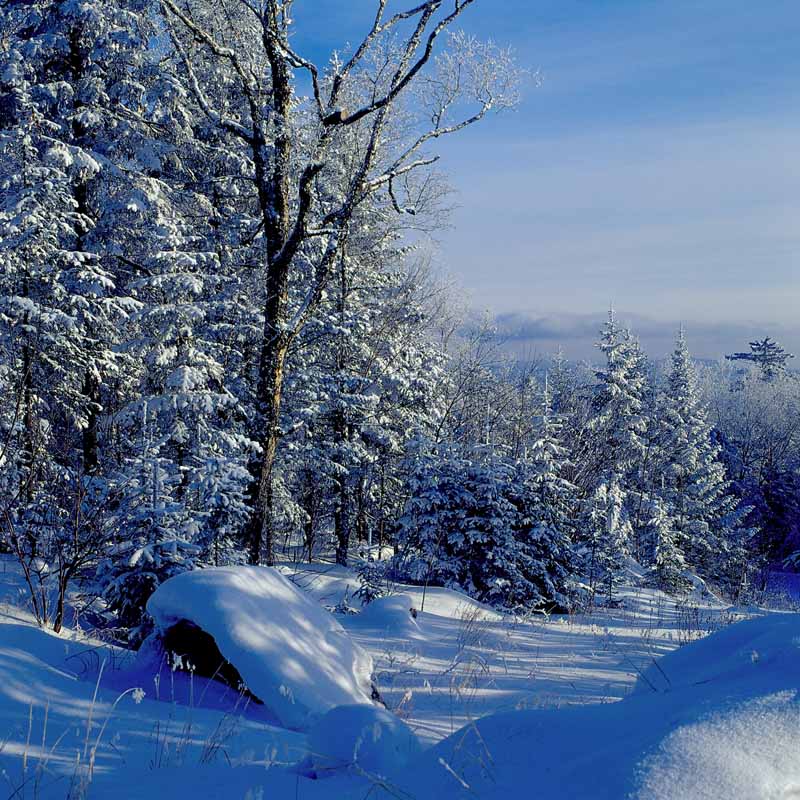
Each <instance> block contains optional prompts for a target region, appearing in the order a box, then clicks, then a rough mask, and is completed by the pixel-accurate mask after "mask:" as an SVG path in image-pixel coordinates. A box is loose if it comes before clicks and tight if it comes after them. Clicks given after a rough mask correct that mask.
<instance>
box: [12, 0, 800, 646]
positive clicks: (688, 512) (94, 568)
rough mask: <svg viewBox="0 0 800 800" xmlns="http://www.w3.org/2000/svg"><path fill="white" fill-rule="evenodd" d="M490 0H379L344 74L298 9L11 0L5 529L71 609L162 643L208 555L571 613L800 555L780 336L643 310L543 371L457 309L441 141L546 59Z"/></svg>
mask: <svg viewBox="0 0 800 800" xmlns="http://www.w3.org/2000/svg"><path fill="white" fill-rule="evenodd" d="M471 4H472V0H464V1H463V2H460V3H455V4H452V3H450V4H443V3H442V2H441V0H431V2H424V3H421V4H419V5H417V6H415V7H413V8H410V9H409V10H408V11H407V12H400V13H398V14H395V15H390V14H387V13H385V3H379V4H378V6H379V12H378V15H377V16H376V17H375V18H374V19H373V18H370V19H369V20H367V21H365V27H366V30H367V34H366V36H365V38H364V39H363V41H362V42H361V43H360V44H359V45H356V46H355V47H354V48H353V49H352V52H351V53H350V54H349V55H341V54H339V55H336V56H334V58H333V60H332V61H331V63H330V64H329V65H327V66H326V67H325V68H323V69H320V68H317V67H316V66H315V65H314V64H313V63H311V62H310V61H307V60H306V59H305V58H303V57H302V55H300V54H298V53H296V52H294V50H293V49H292V39H291V32H292V30H293V26H294V25H295V22H294V20H293V19H292V15H291V13H290V12H291V3H290V2H288V0H283V1H282V2H280V1H279V0H264V2H258V3H256V2H252V3H251V2H248V1H247V0H217V1H215V2H211V0H180V1H178V0H160V2H159V1H158V0H130V2H127V1H126V2H113V3H112V2H105V0H100V1H99V2H93V3H91V4H79V3H75V2H72V0H51V1H49V2H45V1H44V0H25V1H24V2H23V1H22V0H9V2H7V3H5V4H4V5H3V8H2V10H0V58H2V62H0V265H1V266H0V515H1V517H0V538H2V542H3V545H4V546H5V547H6V548H7V549H9V550H10V551H12V552H13V553H15V554H16V555H17V557H18V559H19V561H20V563H21V564H22V566H23V569H24V571H25V575H26V578H27V580H28V584H29V587H30V589H31V602H32V603H33V605H34V610H35V612H36V613H37V614H38V615H39V616H40V618H41V619H42V620H44V621H51V622H52V623H53V624H54V625H55V627H56V628H60V626H61V624H62V623H63V614H64V599H65V596H66V594H67V592H68V591H71V590H72V589H76V590H77V589H80V590H81V591H82V592H83V593H84V595H85V596H86V597H88V598H89V599H90V600H93V599H94V598H97V599H100V600H102V601H103V604H102V608H103V609H105V613H106V614H107V616H110V617H111V618H113V620H114V621H115V624H118V625H119V626H121V627H122V628H124V629H127V630H129V631H131V632H132V633H131V637H132V638H133V639H135V638H136V636H137V635H138V634H137V631H138V629H139V626H140V625H141V623H142V616H143V608H144V603H145V601H146V599H147V597H148V596H149V594H151V593H152V591H154V589H155V588H156V586H157V585H158V584H159V583H160V582H161V581H163V580H165V579H166V578H168V577H169V576H171V575H173V574H175V573H177V572H179V571H182V570H185V569H191V568H198V567H203V566H210V565H220V564H236V563H246V562H249V563H264V564H273V563H275V562H276V561H279V560H284V559H293V560H301V559H314V558H318V557H320V555H327V554H332V555H334V556H335V559H336V560H337V561H338V562H339V563H341V564H347V563H348V561H350V560H352V559H353V557H354V556H355V557H357V558H358V559H359V561H360V562H361V563H362V573H363V580H364V585H365V587H366V588H365V592H366V593H367V594H368V593H369V592H370V591H371V589H370V586H371V584H375V591H379V587H378V584H379V583H380V581H381V580H382V579H383V578H382V576H383V573H384V572H385V571H386V570H389V571H390V572H391V574H392V575H394V576H395V577H401V578H404V579H409V580H417V581H424V582H431V581H432V582H438V583H444V584H447V585H453V586H457V587H459V588H461V589H463V590H465V591H467V592H469V593H471V594H473V595H474V596H476V597H479V598H480V599H483V600H486V601H489V602H493V603H496V604H498V605H501V606H504V607H508V608H519V607H525V608H565V607H568V606H569V605H570V604H571V603H572V602H573V600H574V597H575V595H576V592H578V593H579V594H580V593H582V594H583V595H584V596H590V597H591V598H594V597H595V596H598V597H599V596H602V597H604V598H606V599H607V600H608V599H611V598H613V594H614V591H615V587H616V585H617V584H618V583H619V581H621V580H624V579H625V577H626V570H629V569H631V568H632V565H634V564H635V565H638V566H639V567H640V568H641V569H642V570H644V574H645V575H646V576H647V579H648V580H652V581H653V582H654V583H656V584H657V585H659V586H661V587H662V588H665V589H667V590H669V591H681V590H682V589H684V588H685V587H686V585H687V581H688V580H690V577H691V576H692V575H699V576H702V577H703V578H704V579H706V580H708V581H710V582H711V583H713V584H714V585H715V586H718V587H720V589H721V590H723V591H726V592H729V593H730V594H732V595H735V594H736V593H737V592H739V591H740V590H741V588H742V587H743V586H745V585H747V584H748V582H749V581H751V580H752V579H753V573H754V570H755V569H756V568H757V567H760V566H762V565H770V564H771V565H775V564H785V563H790V560H791V558H792V556H793V554H794V553H796V552H797V551H800V534H799V533H798V517H799V516H800V514H799V513H798V507H797V506H798V500H797V497H798V475H797V467H798V434H797V431H796V427H797V425H798V422H797V420H798V401H799V400H800V392H799V391H798V381H797V380H796V378H795V377H794V375H793V374H792V373H790V372H788V371H787V370H786V365H785V359H784V360H783V361H781V359H780V358H778V361H777V362H775V359H774V356H775V351H774V350H773V351H771V352H772V357H771V358H772V360H771V361H770V364H771V366H770V367H769V368H768V369H767V368H766V367H765V366H764V365H765V364H766V362H767V360H769V359H768V358H767V357H766V356H763V355H760V354H761V351H757V350H753V351H751V353H750V354H749V356H748V354H747V353H745V354H738V355H739V356H742V358H740V359H739V360H741V361H750V362H751V363H750V364H746V365H745V366H744V367H742V366H740V365H734V364H728V365H726V366H721V367H719V368H713V369H711V368H709V369H703V370H701V374H700V375H698V374H697V369H696V366H695V364H694V363H693V362H692V359H691V357H690V354H689V350H688V346H687V343H686V337H685V336H684V334H683V333H682V332H681V333H680V334H679V335H678V336H677V340H676V345H675V352H674V354H673V356H672V359H671V361H670V362H669V363H668V364H667V365H666V367H665V368H664V369H656V368H655V367H654V366H653V365H652V364H651V363H650V362H648V359H647V357H646V355H645V354H644V353H643V352H642V350H641V347H640V346H639V343H638V342H637V340H636V338H635V336H634V335H633V334H632V333H631V332H630V331H629V330H627V329H626V328H625V327H624V326H622V325H620V323H619V322H618V320H616V319H615V318H614V316H613V314H610V316H609V320H608V322H607V324H606V325H605V326H604V327H603V329H602V331H600V332H599V333H598V345H599V349H598V360H599V362H600V366H598V367H597V368H591V367H589V366H588V365H578V364H570V363H568V362H567V361H566V360H565V359H563V358H562V357H556V358H554V359H553V361H552V363H548V364H546V365H545V364H535V365H522V364H515V363H513V362H512V361H510V360H509V359H507V358H503V357H502V356H501V354H500V353H501V351H500V348H499V345H498V342H497V340H496V337H494V336H493V334H492V332H491V330H489V329H488V328H486V329H477V330H472V331H470V330H469V329H467V328H465V326H464V325H463V324H462V322H463V321H462V320H461V319H460V318H459V315H458V314H456V313H454V312H453V311H452V309H453V308H454V307H455V306H457V305H458V303H456V302H455V300H454V297H453V295H452V292H451V291H450V290H449V289H448V288H447V287H445V286H443V285H441V283H440V282H439V281H438V280H437V279H436V278H435V276H434V275H432V273H431V270H430V269H429V267H428V266H427V260H426V258H425V253H424V250H423V248H421V246H420V245H419V241H420V240H421V234H424V233H426V232H429V231H431V230H435V229H436V228H437V227H438V226H440V225H441V224H442V222H443V213H444V207H445V206H446V202H447V199H446V198H447V186H446V183H445V181H444V179H443V178H442V176H441V175H440V173H439V172H438V171H437V168H436V162H437V159H438V154H437V152H436V147H437V145H438V144H439V143H440V141H443V140H445V139H446V138H447V137H449V136H451V135H453V134H456V133H458V132H459V131H460V130H461V129H463V128H464V127H467V126H470V125H473V124H476V123H480V122H482V121H483V120H484V119H485V118H486V117H488V116H489V115H490V114H491V113H493V112H495V111H501V110H504V109H506V108H508V107H510V106H512V105H514V103H515V102H516V101H517V91H518V90H517V86H518V82H519V79H520V75H519V72H518V70H517V68H516V67H515V65H514V64H513V61H512V59H511V57H510V56H509V54H508V53H507V52H506V51H504V50H502V49H501V48H498V47H497V46H495V45H492V44H484V43H482V42H479V41H477V40H475V39H473V38H471V37H469V36H466V35H464V34H462V33H459V32H456V29H455V25H456V23H457V22H458V20H459V18H460V17H461V15H462V14H463V13H467V12H468V8H469V6H470V5H471ZM487 268H488V266H487ZM533 291H535V287H534V288H533ZM778 355H779V356H780V353H778ZM759 358H760V360H759ZM765 359H766V360H765ZM384 548H388V549H389V552H392V553H393V556H392V558H391V559H389V560H387V562H386V563H385V564H384V563H383V561H375V562H373V561H370V559H371V558H372V557H373V556H378V555H380V554H382V553H383V552H384ZM53 588H55V590H56V591H55V595H54V596H55V600H54V601H53V600H52V596H53V595H52V590H53ZM51 606H52V607H51Z"/></svg>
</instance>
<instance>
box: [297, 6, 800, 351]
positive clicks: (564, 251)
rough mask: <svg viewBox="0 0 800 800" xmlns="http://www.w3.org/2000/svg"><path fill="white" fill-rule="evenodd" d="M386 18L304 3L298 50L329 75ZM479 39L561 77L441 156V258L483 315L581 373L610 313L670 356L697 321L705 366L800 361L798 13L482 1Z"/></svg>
mask: <svg viewBox="0 0 800 800" xmlns="http://www.w3.org/2000/svg"><path fill="white" fill-rule="evenodd" d="M395 5H399V4H397V3H395ZM373 8H374V0H297V2H296V6H295V18H296V20H297V22H298V30H301V29H302V31H303V33H302V35H301V34H298V39H297V45H298V47H299V48H300V49H303V50H304V52H311V53H312V54H313V55H314V56H315V57H316V58H318V59H321V56H322V54H323V53H327V52H329V51H330V49H332V45H333V44H334V43H338V44H339V45H340V46H341V45H342V44H345V43H346V42H348V41H355V39H356V38H357V36H358V34H359V32H361V31H363V30H364V28H365V27H366V25H367V24H368V23H367V18H368V17H369V15H370V14H371V13H372V10H373ZM463 23H464V24H463V27H465V28H466V29H467V30H469V31H470V32H472V33H475V34H477V35H480V36H482V37H487V38H488V37H491V38H493V39H494V40H495V41H497V42H498V43H503V44H510V45H512V46H513V47H514V48H515V50H516V53H517V59H518V61H519V63H520V64H521V65H522V66H524V67H527V68H529V69H531V70H537V69H538V70H540V71H541V74H542V77H543V83H542V85H541V86H540V87H539V88H536V87H535V86H534V84H533V82H531V83H530V85H528V86H526V87H525V91H524V99H523V102H522V104H521V106H520V108H519V109H518V110H517V111H515V112H511V113H508V114H503V115H500V116H498V117H495V118H493V119H492V120H490V121H489V122H488V123H486V124H484V125H482V126H480V128H475V129H473V130H471V131H469V132H468V133H466V134H464V135H462V136H461V137H459V138H458V139H457V140H456V139H451V140H450V141H448V142H447V145H446V147H445V148H443V149H442V154H443V156H444V158H443V161H442V166H443V168H444V169H445V171H446V172H447V173H448V174H449V176H450V181H451V184H452V186H453V188H454V189H455V195H454V202H455V203H456V205H457V209H456V210H455V212H454V214H453V218H452V223H453V228H452V229H451V230H449V231H447V232H446V233H445V234H443V235H441V236H440V237H439V240H440V245H441V247H440V250H439V256H438V260H439V262H440V265H441V267H442V268H443V269H444V270H445V271H447V272H449V273H451V274H452V275H453V276H455V277H456V278H457V279H458V280H459V281H460V283H461V284H462V285H463V286H464V287H465V288H466V289H467V290H468V291H469V292H470V293H471V296H472V302H473V304H474V305H475V306H476V308H488V309H490V310H491V311H493V312H495V313H498V314H502V315H506V316H505V319H506V320H513V321H514V322H513V324H514V325H516V326H517V327H516V329H515V334H518V335H519V336H520V337H522V336H524V335H527V334H529V335H530V340H529V342H528V343H529V345H530V346H531V347H532V348H534V349H539V350H545V351H547V350H551V349H553V347H555V346H557V345H558V344H559V343H561V344H563V345H564V348H565V350H566V351H567V352H568V353H572V354H573V355H587V354H588V353H589V352H590V351H591V338H592V337H591V335H590V334H588V333H587V324H586V321H587V319H588V320H590V322H591V320H594V319H595V317H596V318H597V319H600V318H601V317H602V315H603V310H604V309H605V308H607V307H608V304H609V302H613V303H614V305H615V306H616V307H617V308H618V309H619V311H620V314H621V316H623V317H625V316H626V315H628V316H629V317H630V319H631V322H632V323H633V325H634V328H638V329H639V331H640V333H641V335H642V339H643V341H644V343H645V345H646V346H650V347H651V348H652V349H653V350H654V352H653V355H655V356H659V355H662V354H663V353H662V352H661V351H663V350H664V348H666V347H667V346H668V338H669V333H670V332H671V331H672V330H673V329H674V328H675V327H676V326H677V324H678V322H679V321H683V322H685V324H686V326H687V329H688V334H689V337H690V340H691V341H692V345H693V348H694V350H695V352H696V353H697V354H698V355H700V356H703V357H712V358H713V357H717V356H719V355H721V353H722V352H725V351H726V350H730V349H734V348H735V349H740V348H741V346H743V345H744V343H745V341H746V339H747V338H752V337H753V336H755V335H758V334H760V333H762V332H764V333H772V334H773V335H774V336H776V338H779V339H781V338H782V339H783V340H784V341H785V342H786V343H787V344H788V345H790V346H791V347H792V348H795V349H796V350H800V224H798V223H799V222H800V191H798V190H799V189H800V158H798V156H800V47H799V46H798V42H800V2H798V0H478V2H477V3H476V4H475V6H474V7H473V8H472V9H470V10H469V12H467V13H465V15H464V17H463ZM543 321H547V324H543ZM588 327H591V324H590V325H589V326H588ZM693 329H694V331H695V333H694V335H693V334H692V331H693ZM543 331H544V332H549V333H548V335H544V333H543ZM659 331H660V334H659V333H658V332H659Z"/></svg>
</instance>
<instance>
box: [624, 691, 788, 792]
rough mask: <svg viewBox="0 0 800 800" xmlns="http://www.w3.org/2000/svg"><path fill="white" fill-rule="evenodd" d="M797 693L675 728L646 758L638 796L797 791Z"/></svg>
mask: <svg viewBox="0 0 800 800" xmlns="http://www.w3.org/2000/svg"><path fill="white" fill-rule="evenodd" d="M799 701H800V697H798V694H797V693H796V692H780V693H778V694H775V695H771V696H768V697H765V698H761V699H758V700H755V701H753V702H750V703H746V704H744V705H743V706H742V707H740V708H737V709H735V710H733V711H729V712H727V713H721V714H716V715H713V716H712V717H710V718H709V719H706V720H703V721H701V722H698V723H697V724H695V725H686V726H684V727H682V728H678V730H676V731H675V732H674V733H672V734H671V735H670V736H668V737H667V738H666V740H665V741H664V742H663V743H662V745H661V747H660V748H659V752H658V753H657V754H656V755H655V756H653V757H651V758H650V759H648V760H647V762H646V763H645V771H644V776H643V778H642V781H641V785H640V790H639V794H638V795H637V797H638V798H639V800H686V798H691V799H692V800H716V798H720V797H724V798H726V800H751V798H755V797H758V798H761V800H773V798H774V800H778V798H789V797H798V796H800V760H798V758H797V748H798V746H799V745H800V702H799Z"/></svg>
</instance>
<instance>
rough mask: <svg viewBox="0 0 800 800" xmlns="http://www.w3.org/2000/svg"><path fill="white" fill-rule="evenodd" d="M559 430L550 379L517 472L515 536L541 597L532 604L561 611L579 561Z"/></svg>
mask: <svg viewBox="0 0 800 800" xmlns="http://www.w3.org/2000/svg"><path fill="white" fill-rule="evenodd" d="M560 434H561V423H560V420H559V418H558V416H557V415H554V414H553V413H552V411H551V405H550V391H549V386H548V382H547V380H546V381H545V389H544V394H543V400H542V414H541V418H540V422H539V425H538V429H537V431H536V438H535V440H534V442H533V444H532V446H531V449H530V451H529V453H528V455H527V457H526V458H525V459H524V460H523V461H522V462H521V463H520V464H519V467H518V473H517V475H516V476H515V482H514V486H515V488H516V489H517V490H518V499H517V504H518V507H519V511H520V513H521V519H520V520H519V523H518V524H519V526H520V527H519V529H518V533H517V535H518V537H519V539H520V542H521V544H522V547H523V548H524V551H525V558H526V560H528V563H529V567H528V571H529V573H530V579H531V583H532V584H533V585H534V587H535V589H536V592H537V595H538V596H534V597H532V598H531V599H530V602H531V603H532V604H533V605H535V606H538V607H543V608H549V609H560V610H562V611H563V610H565V609H568V608H569V585H570V582H571V581H572V578H573V572H574V570H575V567H576V562H577V558H576V555H575V552H574V550H573V545H572V538H573V535H574V532H575V523H576V521H577V520H576V515H577V511H578V496H577V489H576V488H575V486H573V485H572V484H571V483H570V482H569V481H568V480H566V478H565V477H564V473H565V472H566V466H567V461H566V459H567V450H566V448H565V447H564V446H563V444H562V442H561V436H560Z"/></svg>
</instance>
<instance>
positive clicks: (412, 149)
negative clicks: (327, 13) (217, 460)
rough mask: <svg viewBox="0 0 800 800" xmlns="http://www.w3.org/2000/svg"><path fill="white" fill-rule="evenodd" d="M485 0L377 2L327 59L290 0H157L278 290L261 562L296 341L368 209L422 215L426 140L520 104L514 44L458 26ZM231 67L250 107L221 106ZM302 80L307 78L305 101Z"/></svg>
mask: <svg viewBox="0 0 800 800" xmlns="http://www.w3.org/2000/svg"><path fill="white" fill-rule="evenodd" d="M475 2H476V0H449V2H445V0H426V2H421V3H418V4H416V5H414V6H413V7H409V8H407V9H405V10H402V11H398V12H396V13H394V14H391V13H389V12H388V10H387V5H388V0H377V8H376V11H375V14H374V17H373V18H372V19H371V21H370V23H369V28H368V31H367V33H366V35H365V36H364V37H363V39H362V40H361V42H360V43H359V44H358V45H357V46H356V47H355V48H354V49H353V50H352V53H351V54H350V55H349V57H348V58H346V59H343V58H340V57H338V56H334V58H333V59H332V60H331V63H330V65H329V67H328V68H327V69H325V70H323V69H320V67H318V66H317V65H315V64H314V63H312V62H311V61H309V60H307V59H306V58H304V57H303V56H301V55H300V54H298V53H297V52H296V51H295V49H294V48H293V45H292V33H293V31H294V30H295V28H296V26H295V21H294V19H293V18H292V10H293V9H292V6H293V3H292V0H216V1H215V2H211V0H160V4H161V9H162V11H163V15H164V20H165V25H166V28H167V31H168V33H169V37H170V40H171V43H172V47H173V48H174V50H175V53H176V54H177V56H178V60H179V62H180V64H181V79H182V80H183V81H184V83H185V85H186V88H187V92H188V94H189V95H190V96H191V97H192V98H193V100H194V102H195V103H196V105H197V106H198V107H199V109H200V110H201V112H202V113H203V114H204V115H205V117H206V118H207V119H208V121H209V122H210V123H211V124H212V125H213V126H215V127H216V128H217V129H218V131H219V134H220V136H221V137H225V138H226V140H227V141H230V142H233V143H234V146H236V147H238V148H239V150H240V152H241V153H242V155H243V158H244V159H245V160H246V161H247V163H249V164H250V165H251V175H250V177H249V180H250V182H251V185H252V188H253V190H254V193H255V195H256V196H257V204H258V213H259V217H260V219H259V225H260V228H261V233H262V234H263V243H264V256H263V264H262V267H263V285H264V290H265V295H264V296H265V300H264V308H263V313H264V328H263V336H262V340H261V344H260V353H259V363H258V388H257V397H256V414H255V418H254V419H253V438H254V439H255V440H256V441H257V442H258V444H259V445H260V450H259V453H258V455H257V457H255V458H254V460H253V463H252V465H251V471H252V474H253V492H252V497H251V504H252V517H251V523H250V529H249V531H248V541H249V559H250V561H251V563H258V562H260V561H261V560H262V559H263V560H264V561H266V562H267V563H272V562H273V560H274V551H273V535H272V526H271V521H270V509H271V484H272V481H271V479H272V469H273V464H274V462H275V454H276V450H277V448H278V444H279V440H280V424H279V423H280V412H281V392H282V386H283V379H284V368H285V363H286V356H287V352H288V350H289V347H290V345H291V343H292V340H293V339H294V338H295V337H296V336H297V334H298V333H299V331H300V330H301V329H302V327H303V326H304V324H305V323H306V322H307V320H308V319H309V317H310V316H311V315H312V314H313V313H314V311H315V309H316V308H317V306H318V305H319V303H320V302H321V299H322V298H323V297H324V292H325V289H326V285H327V284H328V282H329V278H330V276H331V273H332V272H334V271H335V265H336V264H337V263H338V259H339V258H340V257H341V254H342V253H343V252H344V251H345V249H346V247H347V244H348V238H349V236H350V233H351V229H352V225H353V224H354V219H355V217H356V211H357V210H358V209H359V208H360V207H361V206H363V205H364V204H369V203H383V204H386V205H387V206H388V207H391V208H393V209H394V210H395V211H396V212H398V213H400V214H404V215H406V214H407V215H415V214H416V213H417V211H418V208H417V204H416V200H415V193H417V192H418V191H419V187H420V185H422V186H424V183H425V178H424V177H422V178H421V179H419V180H415V179H414V176H420V175H424V174H425V173H426V171H429V170H430V168H431V166H432V165H433V164H434V163H435V162H436V160H437V158H438V156H436V155H435V154H432V153H431V152H430V151H429V150H428V148H429V146H430V145H432V144H433V143H434V142H435V141H436V140H438V139H440V138H442V137H444V136H447V135H450V134H453V133H455V132H457V131H459V130H461V129H463V128H465V127H467V126H469V125H472V124H474V123H476V122H478V121H480V120H481V119H483V118H484V117H486V116H487V114H489V112H490V111H492V110H499V109H503V108H507V107H509V106H510V105H513V103H514V102H516V92H517V90H516V85H517V78H518V76H517V71H516V69H515V68H514V65H513V62H512V59H511V57H510V55H509V53H508V52H507V51H504V50H502V49H500V48H497V47H495V46H494V45H491V44H483V43H480V42H478V41H476V40H475V39H473V38H471V37H469V36H466V35H464V34H461V33H458V32H454V25H455V24H456V22H457V21H458V20H459V18H460V17H461V16H462V14H464V13H465V12H466V11H467V10H468V8H469V7H470V6H472V5H474V3H475ZM442 45H445V46H444V47H442ZM220 72H223V73H224V74H225V76H226V80H227V81H228V83H229V85H230V87H232V89H233V91H234V92H235V93H236V95H237V96H238V98H239V99H240V101H241V102H240V106H239V108H234V107H233V106H232V105H231V104H230V103H228V104H223V107H222V108H220V107H219V104H216V103H215V95H216V86H215V85H214V80H217V78H218V76H219V74H220ZM298 80H302V81H306V82H307V83H308V85H309V86H310V97H309V99H308V100H307V101H304V100H303V99H302V98H300V97H298V94H297V92H296V86H297V82H298ZM298 285H299V288H300V291H299V292H298V291H296V289H297V288H298ZM295 296H297V297H299V298H300V299H299V300H296V301H294V302H293V300H292V298H293V297H295Z"/></svg>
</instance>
